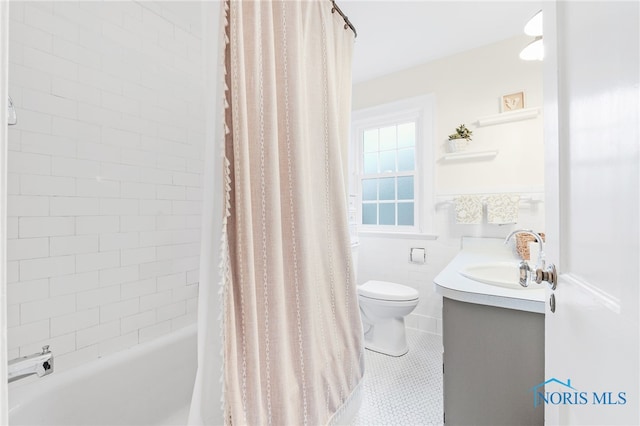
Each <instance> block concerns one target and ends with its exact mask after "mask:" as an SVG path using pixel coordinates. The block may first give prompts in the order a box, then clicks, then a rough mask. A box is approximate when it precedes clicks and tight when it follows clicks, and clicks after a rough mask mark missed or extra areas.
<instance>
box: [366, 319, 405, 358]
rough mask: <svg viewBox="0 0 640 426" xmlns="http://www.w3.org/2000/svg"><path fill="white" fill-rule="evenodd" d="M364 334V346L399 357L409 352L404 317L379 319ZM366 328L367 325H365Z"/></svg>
mask: <svg viewBox="0 0 640 426" xmlns="http://www.w3.org/2000/svg"><path fill="white" fill-rule="evenodd" d="M367 326H370V327H369V329H368V330H367V332H366V333H365V334H364V347H365V348H366V349H369V350H371V351H374V352H378V353H381V354H383V355H389V356H394V357H399V356H402V355H404V354H406V353H407V352H409V345H407V335H406V332H405V327H404V317H403V318H388V319H385V320H382V321H377V322H376V323H375V324H367ZM365 329H366V327H365Z"/></svg>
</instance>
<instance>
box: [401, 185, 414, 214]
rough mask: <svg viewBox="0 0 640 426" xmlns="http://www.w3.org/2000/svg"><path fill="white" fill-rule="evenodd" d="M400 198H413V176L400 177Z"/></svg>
mask: <svg viewBox="0 0 640 426" xmlns="http://www.w3.org/2000/svg"><path fill="white" fill-rule="evenodd" d="M398 200H413V176H400V177H398ZM398 215H400V213H399V212H398Z"/></svg>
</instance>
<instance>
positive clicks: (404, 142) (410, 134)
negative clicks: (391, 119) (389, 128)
mask: <svg viewBox="0 0 640 426" xmlns="http://www.w3.org/2000/svg"><path fill="white" fill-rule="evenodd" d="M415 145H416V123H405V124H400V125H399V126H398V148H405V147H408V146H415Z"/></svg>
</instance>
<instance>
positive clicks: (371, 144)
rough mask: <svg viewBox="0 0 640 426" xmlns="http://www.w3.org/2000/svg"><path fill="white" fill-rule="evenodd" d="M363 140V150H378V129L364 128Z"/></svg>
mask: <svg viewBox="0 0 640 426" xmlns="http://www.w3.org/2000/svg"><path fill="white" fill-rule="evenodd" d="M362 140H363V142H364V145H363V146H364V152H372V151H377V150H378V129H373V130H366V131H365V132H364V136H363V137H362Z"/></svg>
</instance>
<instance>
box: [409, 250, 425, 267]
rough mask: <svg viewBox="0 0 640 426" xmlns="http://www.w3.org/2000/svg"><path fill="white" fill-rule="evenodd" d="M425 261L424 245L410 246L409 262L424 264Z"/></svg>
mask: <svg viewBox="0 0 640 426" xmlns="http://www.w3.org/2000/svg"><path fill="white" fill-rule="evenodd" d="M426 262H427V251H426V250H425V249H424V247H411V249H410V250H409V263H418V264H424V263H426Z"/></svg>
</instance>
